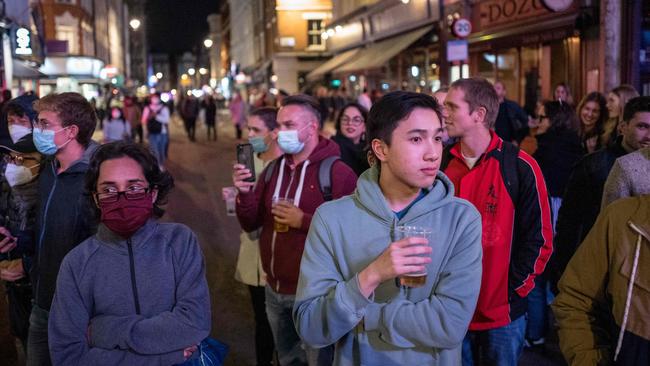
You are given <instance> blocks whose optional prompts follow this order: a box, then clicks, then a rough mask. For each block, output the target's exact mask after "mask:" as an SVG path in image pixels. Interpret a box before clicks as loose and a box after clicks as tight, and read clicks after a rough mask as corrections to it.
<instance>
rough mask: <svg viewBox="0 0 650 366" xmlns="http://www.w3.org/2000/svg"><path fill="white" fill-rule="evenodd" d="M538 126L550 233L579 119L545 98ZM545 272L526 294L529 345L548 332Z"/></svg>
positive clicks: (577, 152) (573, 157)
mask: <svg viewBox="0 0 650 366" xmlns="http://www.w3.org/2000/svg"><path fill="white" fill-rule="evenodd" d="M537 118H538V119H539V125H538V128H537V132H536V133H537V134H536V135H535V138H536V140H537V150H536V151H535V153H534V154H533V157H534V158H535V160H537V163H538V164H539V167H540V169H541V170H542V174H543V175H544V180H545V181H546V187H547V188H548V193H549V195H550V196H551V219H552V223H553V233H555V222H556V220H557V213H558V211H559V210H560V206H561V204H562V194H563V193H564V188H565V187H566V184H567V182H568V180H569V175H570V174H571V170H572V169H573V166H574V165H575V163H576V162H577V161H578V160H579V159H580V158H581V157H582V155H583V151H582V145H581V141H580V137H579V136H578V119H577V117H576V114H575V111H574V110H573V108H572V107H571V106H570V105H569V104H567V103H565V102H562V101H552V102H550V101H547V102H544V103H543V104H541V105H540V106H539V107H538V110H537ZM547 284H548V279H547V278H546V276H545V275H542V276H538V277H537V278H535V288H534V289H533V290H532V291H531V292H530V294H529V295H528V326H527V329H526V339H527V342H528V343H529V344H530V345H541V344H543V343H544V338H545V335H546V332H547V328H548V327H547V324H546V323H547V320H546V319H547V312H548V304H549V303H550V301H549V300H551V298H550V297H551V295H549V293H550V291H548V290H547Z"/></svg>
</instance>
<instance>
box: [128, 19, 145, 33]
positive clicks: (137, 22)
mask: <svg viewBox="0 0 650 366" xmlns="http://www.w3.org/2000/svg"><path fill="white" fill-rule="evenodd" d="M141 24H142V23H141V22H140V20H139V19H135V18H134V19H131V21H130V22H129V25H130V26H131V28H133V30H138V28H140V25H141Z"/></svg>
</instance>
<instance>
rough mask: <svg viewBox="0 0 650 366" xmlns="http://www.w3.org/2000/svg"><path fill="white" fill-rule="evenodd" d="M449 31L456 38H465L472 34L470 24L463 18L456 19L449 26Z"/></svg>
mask: <svg viewBox="0 0 650 366" xmlns="http://www.w3.org/2000/svg"><path fill="white" fill-rule="evenodd" d="M451 30H452V32H453V33H454V35H455V36H456V37H458V38H465V37H467V36H469V34H470V33H472V23H470V21H469V20H467V19H465V18H460V19H456V20H455V21H454V23H453V24H452V25H451Z"/></svg>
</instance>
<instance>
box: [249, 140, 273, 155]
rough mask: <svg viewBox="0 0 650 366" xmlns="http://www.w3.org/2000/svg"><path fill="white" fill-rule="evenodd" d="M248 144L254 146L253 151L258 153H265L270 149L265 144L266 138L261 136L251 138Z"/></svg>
mask: <svg viewBox="0 0 650 366" xmlns="http://www.w3.org/2000/svg"><path fill="white" fill-rule="evenodd" d="M248 143H249V144H251V145H253V151H255V152H256V153H263V152H265V151H266V150H268V149H269V145H267V144H266V142H264V137H261V136H255V137H249V138H248Z"/></svg>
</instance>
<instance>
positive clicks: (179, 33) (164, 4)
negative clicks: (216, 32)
mask: <svg viewBox="0 0 650 366" xmlns="http://www.w3.org/2000/svg"><path fill="white" fill-rule="evenodd" d="M219 3H220V0H147V3H146V9H145V13H146V22H147V23H146V24H147V39H148V41H149V50H150V52H160V53H171V54H178V53H182V52H184V51H191V49H192V48H193V47H195V46H196V45H199V44H201V45H202V42H203V40H204V39H205V37H206V36H207V34H208V31H209V27H208V21H207V20H206V19H207V17H208V15H209V14H212V13H217V12H218V11H219Z"/></svg>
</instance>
